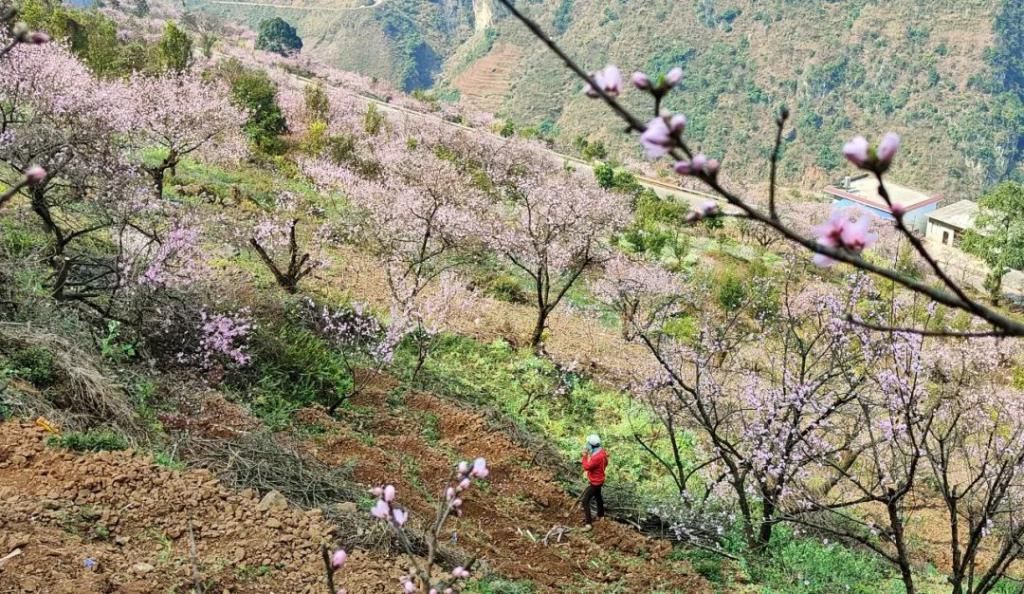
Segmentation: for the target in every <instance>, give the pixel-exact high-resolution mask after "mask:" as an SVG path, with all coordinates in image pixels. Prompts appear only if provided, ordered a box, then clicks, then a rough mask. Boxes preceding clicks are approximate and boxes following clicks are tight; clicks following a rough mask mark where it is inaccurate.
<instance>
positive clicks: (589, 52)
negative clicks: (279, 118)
mask: <svg viewBox="0 0 1024 594" xmlns="http://www.w3.org/2000/svg"><path fill="white" fill-rule="evenodd" d="M216 2H217V0H201V3H200V4H199V5H200V6H203V7H204V8H207V9H210V10H216V11H218V12H221V13H222V14H227V15H229V16H232V17H235V18H244V19H245V20H248V21H249V22H250V23H251V24H254V23H256V22H258V20H259V19H260V18H265V17H266V16H268V15H270V14H281V15H282V16H285V17H286V18H289V19H290V20H291V21H292V22H294V23H295V24H297V25H298V27H299V31H300V34H301V35H302V37H303V38H304V39H305V40H306V42H307V46H306V47H307V48H308V49H307V50H304V51H307V53H308V54H309V55H310V56H312V57H315V58H317V59H321V60H324V61H327V62H330V63H332V64H334V65H336V66H339V67H343V68H347V69H352V70H356V71H359V72H363V73H365V74H369V75H372V76H378V77H381V78H387V79H389V80H391V81H392V82H395V83H398V84H400V85H401V86H403V87H404V88H405V89H407V90H409V89H416V88H424V87H429V86H431V85H435V86H440V87H442V88H455V89H457V90H458V91H460V93H461V95H462V97H463V99H464V100H465V101H466V102H467V103H469V104H470V105H471V106H473V107H476V108H478V109H483V110H488V111H495V112H496V113H497V114H498V115H501V116H504V117H506V118H509V119H511V120H512V121H514V122H515V123H516V124H517V125H519V126H520V127H524V126H532V127H536V128H538V129H539V130H541V131H542V132H546V133H555V135H556V137H557V141H558V142H559V144H561V145H563V146H566V147H568V146H570V145H571V144H572V140H573V139H574V138H576V137H577V136H578V135H583V136H588V137H590V138H591V139H592V140H603V141H604V142H605V143H606V144H607V145H609V146H610V147H612V148H613V149H614V151H613V154H615V155H616V156H619V157H621V158H639V157H640V154H639V151H638V149H637V147H636V143H635V142H634V141H633V140H631V139H629V138H628V137H625V136H624V135H623V134H621V132H620V127H619V126H618V125H617V124H616V123H615V122H613V121H611V120H610V118H609V114H608V112H607V111H606V110H605V109H604V108H603V107H602V106H600V105H598V104H597V103H596V102H592V101H589V100H587V99H586V98H584V97H581V96H580V93H579V90H580V88H581V85H580V84H579V82H577V81H576V80H575V79H574V78H573V77H572V76H571V75H570V74H569V73H568V72H567V71H566V70H565V69H564V68H563V67H562V65H561V64H560V63H559V62H558V61H557V59H556V58H555V57H554V56H553V55H551V54H550V52H548V51H547V50H546V49H545V48H544V47H543V46H542V45H541V44H539V43H538V42H537V40H535V39H533V38H532V37H531V36H530V35H529V33H528V32H527V31H526V29H525V28H524V27H523V26H522V25H521V24H520V23H518V22H517V21H515V20H514V19H511V18H510V17H509V16H508V15H507V14H506V11H504V10H503V9H502V8H501V7H500V6H499V5H498V4H497V2H495V0H377V2H376V3H375V4H373V5H370V6H365V5H366V4H367V1H366V0H361V1H359V2H345V1H344V0H328V1H327V2H319V1H317V2H314V0H294V1H293V2H291V3H290V4H289V7H290V8H287V9H283V8H282V9H278V8H268V7H266V6H265V5H264V6H261V7H253V6H241V5H240V4H242V3H236V4H233V5H229V4H217V3H216ZM519 4H520V6H521V8H523V10H525V11H526V12H527V13H529V14H530V16H531V17H533V18H535V19H536V20H537V21H538V22H539V23H540V24H541V25H542V26H543V27H544V28H545V30H547V31H549V32H551V34H552V35H553V36H554V37H555V38H556V39H557V40H558V41H559V42H560V43H561V44H562V45H563V46H564V47H565V48H566V49H567V50H568V51H569V53H570V54H571V55H573V56H575V57H576V58H577V59H578V60H579V62H580V63H581V64H582V65H583V66H584V67H586V68H588V69H596V68H599V67H601V66H603V65H604V64H605V63H606V62H615V63H617V64H620V65H621V66H622V67H623V68H624V69H626V70H633V69H642V70H646V71H648V72H651V73H655V72H663V71H665V70H667V69H668V68H670V67H671V66H673V65H682V66H683V67H684V68H685V70H686V73H687V76H686V78H685V79H684V81H683V83H682V84H681V86H680V89H679V90H677V91H676V92H675V93H674V94H673V95H672V97H671V98H670V99H669V100H668V101H667V104H666V106H667V107H669V108H671V109H675V110H680V111H682V112H684V113H686V114H687V115H688V116H689V117H690V122H691V129H690V132H689V134H690V136H691V138H693V139H694V142H695V143H696V144H697V145H699V146H700V147H701V148H702V149H703V150H705V151H706V152H709V153H712V154H714V155H716V156H718V157H721V158H723V160H724V161H725V163H726V164H727V168H728V172H729V175H730V176H731V178H732V179H735V180H738V181H743V182H749V183H756V182H759V181H762V180H763V179H764V178H765V176H766V172H767V163H766V161H767V155H768V152H769V150H770V143H771V137H772V127H773V124H772V113H773V111H774V110H775V109H776V108H777V107H778V106H780V105H782V104H786V105H788V106H789V107H790V109H791V110H792V112H793V119H792V120H791V122H790V123H791V125H790V127H789V128H788V129H787V137H786V138H787V142H786V146H785V160H784V165H783V172H782V179H783V182H784V183H787V184H792V185H800V186H802V187H820V186H821V185H823V184H824V183H826V182H828V181H831V180H832V179H834V178H836V177H838V176H840V175H842V174H843V172H844V171H845V164H844V163H843V161H842V158H841V155H840V151H839V148H840V147H841V144H842V142H843V141H844V140H846V139H848V138H849V137H851V136H853V135H855V134H857V133H864V134H867V135H871V134H880V133H881V132H883V131H885V130H888V129H894V130H897V131H899V132H900V133H902V134H903V136H904V137H905V139H906V143H905V145H906V147H907V150H906V153H905V156H904V157H903V158H902V159H901V163H900V167H901V168H900V169H899V170H897V171H896V172H895V175H896V176H897V177H898V178H899V179H900V180H901V181H904V182H907V183H911V184H915V185H919V186H921V187H922V188H924V189H926V190H928V191H931V192H935V193H945V194H947V195H949V196H950V197H951V198H952V197H955V198H973V197H975V196H977V195H978V194H979V193H980V192H981V191H982V189H983V188H985V187H987V186H989V185H991V184H993V183H995V182H997V181H999V180H1002V179H1005V178H1007V177H1011V176H1021V175H1024V173H1022V166H1021V162H1022V157H1024V134H1022V132H1021V130H1024V97H1022V96H1021V95H1022V92H1021V91H1020V89H1019V88H1016V87H1015V86H1014V84H1013V80H1014V78H1013V76H1008V75H1005V72H1003V70H1005V68H1003V64H1001V63H999V62H1000V61H1001V62H1003V63H1010V64H1011V66H1012V65H1013V64H1012V62H1013V61H1014V60H1016V61H1017V64H1018V66H1019V61H1020V56H1018V55H1017V54H1018V53H1019V51H1020V47H1021V45H1022V42H1021V39H1022V37H1024V25H1021V24H1020V20H1019V19H1015V18H1013V15H1012V14H1011V13H1012V11H1013V10H1014V6H1016V0H965V1H953V0H927V1H923V2H922V1H917V0H894V1H892V2H886V3H879V2H877V1H875V0H848V1H844V2H821V1H819V0H769V1H767V2H766V1H764V0H700V1H698V2H694V3H691V2H675V1H672V0H588V1H587V2H580V1H575V0H530V1H523V0H520V2H519ZM357 5H358V6H362V8H359V9H355V10H352V9H351V8H352V7H353V6H357ZM295 7H302V8H307V9H312V10H299V9H296V8H295ZM345 8H348V9H347V10H345ZM1018 10H1019V9H1018ZM1001 13H1005V14H1004V16H1003V17H1002V21H1001V24H999V23H997V17H998V15H1000V14H1001ZM626 101H627V103H629V104H630V105H632V106H634V107H636V108H641V109H643V110H648V109H650V108H649V106H648V105H647V103H646V102H645V101H643V98H642V97H641V96H640V95H639V94H638V93H630V94H629V96H628V97H627V99H626Z"/></svg>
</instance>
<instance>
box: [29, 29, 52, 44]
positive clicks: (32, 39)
mask: <svg viewBox="0 0 1024 594" xmlns="http://www.w3.org/2000/svg"><path fill="white" fill-rule="evenodd" d="M49 41H50V36H49V35H47V34H46V33H43V32H42V31H33V32H31V33H29V34H28V42H29V43H31V44H33V45H42V44H44V43H48V42H49Z"/></svg>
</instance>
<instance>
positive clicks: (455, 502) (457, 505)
mask: <svg viewBox="0 0 1024 594" xmlns="http://www.w3.org/2000/svg"><path fill="white" fill-rule="evenodd" d="M452 507H454V508H456V509H458V508H460V507H462V499H459V498H458V497H456V498H455V499H452Z"/></svg>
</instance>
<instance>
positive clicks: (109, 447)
mask: <svg viewBox="0 0 1024 594" xmlns="http://www.w3.org/2000/svg"><path fill="white" fill-rule="evenodd" d="M47 443H48V444H49V445H51V446H58V447H62V448H67V449H69V450H74V451H76V452H101V451H116V450H126V449H128V442H127V441H126V440H125V438H124V437H123V436H121V435H120V434H118V433H115V432H114V431H112V430H110V429H91V430H89V431H83V432H78V431H72V432H70V433H65V434H64V435H57V436H54V437H51V438H50V439H49V440H48V441H47Z"/></svg>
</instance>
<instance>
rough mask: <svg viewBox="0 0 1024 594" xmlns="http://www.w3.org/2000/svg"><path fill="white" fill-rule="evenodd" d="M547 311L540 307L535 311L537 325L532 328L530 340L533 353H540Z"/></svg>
mask: <svg viewBox="0 0 1024 594" xmlns="http://www.w3.org/2000/svg"><path fill="white" fill-rule="evenodd" d="M549 313H550V312H548V309H547V308H546V307H544V306H541V307H539V308H538V309H537V323H536V325H535V326H534V327H533V336H532V337H531V338H530V346H531V347H533V350H534V351H537V352H538V353H539V352H540V347H541V344H542V343H543V341H544V330H545V329H546V328H547V327H548V314H549Z"/></svg>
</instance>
